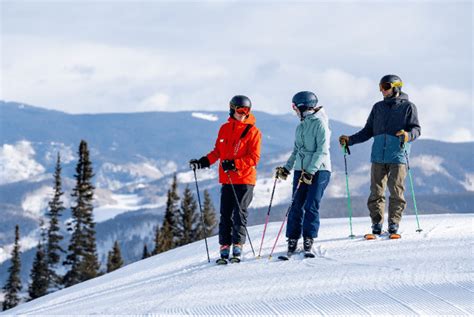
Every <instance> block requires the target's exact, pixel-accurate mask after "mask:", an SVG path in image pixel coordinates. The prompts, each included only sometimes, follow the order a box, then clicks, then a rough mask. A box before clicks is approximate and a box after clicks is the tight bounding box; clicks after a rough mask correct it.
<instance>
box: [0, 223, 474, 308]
mask: <svg viewBox="0 0 474 317" xmlns="http://www.w3.org/2000/svg"><path fill="white" fill-rule="evenodd" d="M420 223H421V227H422V228H423V231H422V232H421V233H418V232H416V231H415V229H416V221H415V218H414V217H412V216H407V217H405V218H404V219H403V220H402V223H401V234H402V239H400V240H389V239H387V238H386V237H385V238H380V239H378V240H374V241H366V240H364V239H363V238H362V236H363V234H364V233H365V232H366V231H365V230H366V229H367V228H368V226H369V224H370V219H369V218H367V217H365V218H356V219H355V220H354V233H355V234H356V238H354V239H350V238H348V223H347V221H346V219H325V220H323V221H322V225H321V231H320V238H319V239H317V240H316V243H315V247H314V250H315V252H316V254H317V256H316V258H314V259H303V257H302V256H294V257H293V258H292V259H291V260H290V261H286V262H282V261H278V260H276V255H278V254H281V253H283V252H284V250H285V242H284V239H280V242H279V243H278V246H277V248H276V253H275V256H274V257H273V258H272V259H271V260H269V259H268V255H269V252H270V250H271V247H272V245H273V242H274V239H275V237H276V234H277V232H278V229H279V226H280V223H278V222H273V223H270V224H269V227H268V230H267V236H266V238H265V240H264V241H265V242H264V248H263V251H262V255H263V256H262V258H260V259H256V258H255V257H254V256H253V255H252V252H251V250H250V248H249V246H248V244H247V245H246V248H245V249H244V259H243V261H242V262H241V263H240V264H228V265H227V266H217V265H216V264H214V263H213V262H212V263H208V262H207V258H206V251H205V245H204V242H203V241H199V242H195V243H192V244H189V245H186V246H183V247H180V248H177V249H174V250H171V251H168V252H166V253H163V254H160V255H156V256H153V257H151V258H148V259H146V260H142V261H139V262H137V263H133V264H130V265H128V266H126V267H123V268H121V269H119V270H117V271H114V272H112V273H109V274H106V275H104V276H101V277H98V278H95V279H93V280H90V281H87V282H84V283H81V284H78V285H75V286H73V287H70V288H67V289H64V290H62V291H58V292H56V293H53V294H50V295H47V296H44V297H42V298H39V299H36V300H34V301H31V302H28V303H24V304H21V305H19V306H17V307H16V308H13V309H11V310H9V311H6V312H4V313H3V314H5V315H8V314H13V315H20V314H21V315H52V314H59V315H76V314H82V315H84V314H88V315H91V314H100V315H122V314H128V315H132V314H133V315H134V314H140V315H142V314H161V315H163V314H166V315H171V314H173V315H294V316H301V315H374V316H381V315H466V316H472V315H473V314H474V295H473V294H474V285H473V277H474V276H473V261H472V241H473V238H474V237H473V231H472V224H473V214H466V215H429V216H421V217H420ZM262 229H263V228H262V226H255V227H251V228H249V232H250V235H251V238H252V240H253V243H254V246H255V247H256V248H258V246H259V244H260V239H261V234H262ZM209 246H210V250H211V256H212V259H213V261H214V260H215V258H216V257H217V255H218V252H217V250H218V241H217V237H212V238H210V239H209ZM257 252H258V250H257Z"/></svg>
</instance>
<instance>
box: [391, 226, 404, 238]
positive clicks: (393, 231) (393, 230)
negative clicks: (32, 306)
mask: <svg viewBox="0 0 474 317" xmlns="http://www.w3.org/2000/svg"><path fill="white" fill-rule="evenodd" d="M388 233H389V236H388V237H389V238H390V239H400V238H401V237H402V236H401V235H400V234H398V223H393V222H392V223H390V224H389V225H388Z"/></svg>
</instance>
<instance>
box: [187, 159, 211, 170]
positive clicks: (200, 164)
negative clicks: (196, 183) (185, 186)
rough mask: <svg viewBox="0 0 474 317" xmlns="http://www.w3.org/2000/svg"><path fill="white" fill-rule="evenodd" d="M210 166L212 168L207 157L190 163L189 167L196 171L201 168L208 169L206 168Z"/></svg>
mask: <svg viewBox="0 0 474 317" xmlns="http://www.w3.org/2000/svg"><path fill="white" fill-rule="evenodd" d="M209 166H211V163H210V162H209V159H208V158H207V156H203V157H201V158H200V159H199V160H197V159H192V160H191V161H189V167H190V168H191V169H193V170H194V169H200V168H206V167H209Z"/></svg>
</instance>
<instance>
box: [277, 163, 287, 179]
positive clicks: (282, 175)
mask: <svg viewBox="0 0 474 317" xmlns="http://www.w3.org/2000/svg"><path fill="white" fill-rule="evenodd" d="M275 170H276V173H275V177H276V178H278V179H281V180H286V178H287V177H288V175H290V171H289V170H287V169H286V168H284V167H282V166H278V167H277V168H276V169H275Z"/></svg>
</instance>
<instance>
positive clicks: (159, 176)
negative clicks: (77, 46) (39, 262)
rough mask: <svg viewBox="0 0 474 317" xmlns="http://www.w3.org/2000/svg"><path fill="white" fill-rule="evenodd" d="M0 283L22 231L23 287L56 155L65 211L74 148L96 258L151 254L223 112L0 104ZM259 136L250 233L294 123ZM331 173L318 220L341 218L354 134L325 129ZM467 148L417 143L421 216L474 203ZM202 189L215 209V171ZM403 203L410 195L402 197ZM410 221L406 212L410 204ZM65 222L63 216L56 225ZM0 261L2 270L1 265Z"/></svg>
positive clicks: (362, 159)
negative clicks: (86, 178)
mask: <svg viewBox="0 0 474 317" xmlns="http://www.w3.org/2000/svg"><path fill="white" fill-rule="evenodd" d="M0 114H1V115H0V142H1V145H0V146H1V147H0V213H2V216H3V215H4V216H5V217H3V219H4V220H2V222H1V223H0V284H3V283H4V280H5V277H6V270H7V267H8V261H5V260H6V259H8V258H9V254H10V250H11V244H12V242H13V228H14V225H15V224H19V225H20V230H21V236H22V247H23V252H24V254H23V257H22V261H23V269H22V274H23V276H22V277H23V280H24V281H27V279H28V273H29V270H30V268H31V261H32V258H33V255H34V249H32V248H33V247H34V246H36V244H37V238H38V233H39V231H38V222H39V220H40V219H41V217H42V216H43V214H44V211H45V208H46V206H47V202H48V200H49V199H50V197H51V195H52V189H51V186H52V176H51V174H52V172H53V170H54V164H55V159H56V154H57V152H58V151H60V152H61V156H62V161H63V184H64V191H65V192H66V194H65V195H64V196H63V198H64V200H65V203H66V206H68V205H69V203H70V201H71V198H70V192H71V189H72V187H73V186H74V181H73V178H72V176H73V174H74V167H75V164H76V162H77V154H76V152H77V146H78V144H79V142H80V140H81V139H85V140H87V141H88V143H89V147H90V149H91V159H92V162H93V166H94V172H95V175H96V176H95V178H94V181H95V185H96V187H97V190H96V192H95V194H96V196H95V198H96V199H95V210H94V214H95V219H96V221H98V222H99V223H98V225H97V238H98V250H99V254H100V256H101V258H102V259H104V258H105V256H106V252H107V251H108V250H109V249H110V248H111V246H112V244H113V241H114V240H116V239H118V240H119V241H120V245H121V248H122V252H123V253H124V258H125V261H126V263H130V262H132V261H135V260H137V259H139V258H140V255H141V251H142V248H143V244H144V243H147V244H148V246H149V247H152V243H151V240H152V236H153V228H154V227H155V226H156V225H157V224H158V223H160V222H161V216H162V212H163V206H164V204H165V194H166V191H167V189H168V188H169V185H170V183H171V177H172V175H173V174H174V173H177V176H178V181H179V182H180V187H181V188H180V189H181V190H182V189H183V187H184V186H185V185H191V186H193V184H192V182H193V181H194V179H193V174H192V172H190V171H189V169H188V166H187V162H188V160H189V159H190V158H193V157H197V158H198V157H200V156H201V155H204V154H206V153H207V152H208V151H209V150H210V149H211V148H212V147H213V143H214V141H215V136H216V134H217V131H218V129H219V126H220V125H221V124H222V122H224V121H225V120H226V119H227V113H226V112H175V113H169V112H150V113H128V114H94V115H92V114H84V115H71V114H67V113H63V112H58V111H51V110H46V109H42V108H38V107H33V106H29V105H24V104H21V103H15V102H4V101H0ZM256 117H257V125H258V127H259V128H260V129H261V131H262V134H263V137H264V138H263V144H262V158H261V162H260V164H259V166H258V181H257V186H256V188H255V197H254V200H253V202H252V205H251V207H253V208H254V210H253V211H251V212H250V218H249V221H250V224H259V223H262V221H263V219H264V215H265V213H266V210H265V209H266V207H267V205H268V202H269V198H270V193H271V187H272V185H273V180H272V177H273V175H272V174H273V170H274V168H275V166H277V165H279V164H282V163H283V162H284V161H285V160H286V159H287V157H288V155H289V152H290V151H291V148H292V142H293V135H294V129H295V127H296V125H297V124H298V120H297V119H296V118H295V117H294V116H292V115H271V114H267V113H262V112H256ZM330 126H331V129H332V131H333V133H332V140H331V155H332V163H333V174H332V177H331V183H330V186H329V188H328V189H327V191H326V195H325V200H324V201H323V205H322V210H321V214H322V216H323V217H341V216H343V215H344V214H345V213H346V207H345V198H344V197H345V175H344V163H343V162H344V161H343V156H342V153H341V150H340V147H339V146H338V142H337V137H338V136H339V135H340V134H342V133H346V134H349V133H353V132H355V131H356V130H357V128H356V127H351V126H348V125H346V124H343V123H340V122H337V121H331V122H330ZM369 152H370V142H366V143H365V144H362V145H359V146H356V147H353V149H352V155H351V156H350V157H349V158H348V164H349V173H350V185H351V193H352V195H353V196H354V198H353V200H354V214H355V215H366V213H367V212H366V207H365V200H366V196H367V191H368V184H369V167H370V165H369V154H368V153H369ZM472 153H474V143H473V142H470V143H446V142H438V141H434V140H423V138H421V139H420V140H418V141H417V142H416V144H415V146H413V152H412V158H411V164H412V170H413V174H414V179H415V186H416V192H417V194H418V195H419V196H417V198H418V199H417V200H418V204H419V209H420V212H421V213H439V212H469V211H471V209H470V206H472V204H473V203H474V187H473V186H474V185H473V183H474V180H473V177H474V166H473V164H472V159H471V157H472ZM198 178H199V181H200V189H201V190H204V189H208V190H209V191H210V193H211V195H212V197H213V200H214V204H215V206H216V207H218V205H219V198H218V197H219V185H218V183H217V181H216V178H217V171H216V168H215V167H214V168H212V169H210V170H204V171H198ZM290 186H291V181H290V180H288V181H286V182H279V183H278V185H277V190H276V195H275V198H274V202H273V205H274V207H273V211H272V212H273V214H274V215H275V217H281V216H282V214H283V213H284V211H285V210H286V204H287V203H288V202H289V199H290ZM407 194H408V193H407ZM407 212H408V213H409V214H411V213H413V210H412V205H411V203H410V201H409V205H408V210H407ZM68 217H69V213H68V212H66V213H65V215H64V217H63V221H66V220H67V218H68ZM2 262H3V263H2Z"/></svg>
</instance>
